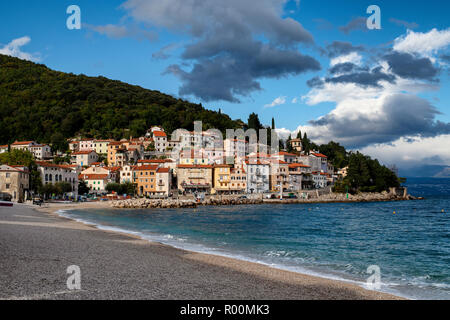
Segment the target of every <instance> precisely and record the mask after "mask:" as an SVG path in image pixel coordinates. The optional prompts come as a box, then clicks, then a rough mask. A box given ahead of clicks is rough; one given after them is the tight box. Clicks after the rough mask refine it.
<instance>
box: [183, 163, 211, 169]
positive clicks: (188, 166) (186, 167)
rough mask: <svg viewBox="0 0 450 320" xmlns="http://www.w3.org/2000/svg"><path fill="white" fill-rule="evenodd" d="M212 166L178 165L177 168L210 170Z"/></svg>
mask: <svg viewBox="0 0 450 320" xmlns="http://www.w3.org/2000/svg"><path fill="white" fill-rule="evenodd" d="M212 167H213V166H212V165H209V164H179V165H178V166H177V168H181V169H192V168H203V169H208V168H210V169H212Z"/></svg>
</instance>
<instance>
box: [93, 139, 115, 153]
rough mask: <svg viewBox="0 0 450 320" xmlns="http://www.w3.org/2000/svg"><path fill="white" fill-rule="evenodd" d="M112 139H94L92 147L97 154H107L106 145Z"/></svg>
mask: <svg viewBox="0 0 450 320" xmlns="http://www.w3.org/2000/svg"><path fill="white" fill-rule="evenodd" d="M113 141H114V140H112V139H108V140H94V141H93V143H92V149H93V150H94V151H95V152H97V154H101V155H105V156H106V155H107V154H108V146H109V144H110V143H111V142H113Z"/></svg>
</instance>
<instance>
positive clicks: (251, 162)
mask: <svg viewBox="0 0 450 320" xmlns="http://www.w3.org/2000/svg"><path fill="white" fill-rule="evenodd" d="M245 164H248V165H252V164H256V165H268V164H269V163H268V162H262V161H259V160H257V159H251V160H247V161H245Z"/></svg>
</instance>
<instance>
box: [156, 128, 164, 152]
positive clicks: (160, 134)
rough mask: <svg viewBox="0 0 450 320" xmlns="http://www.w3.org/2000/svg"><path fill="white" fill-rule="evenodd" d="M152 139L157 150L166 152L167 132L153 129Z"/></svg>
mask: <svg viewBox="0 0 450 320" xmlns="http://www.w3.org/2000/svg"><path fill="white" fill-rule="evenodd" d="M153 141H154V144H155V150H156V151H157V152H161V153H162V152H166V149H167V134H166V133H165V132H164V131H153Z"/></svg>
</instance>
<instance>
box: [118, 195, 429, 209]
mask: <svg viewBox="0 0 450 320" xmlns="http://www.w3.org/2000/svg"><path fill="white" fill-rule="evenodd" d="M421 199H422V198H417V197H414V196H411V195H409V194H404V195H398V194H396V193H395V192H382V193H359V194H356V195H352V194H349V195H348V198H347V195H346V194H342V193H329V194H324V195H319V196H308V197H306V198H298V199H288V198H285V199H283V200H280V199H263V198H262V197H259V198H240V197H238V196H234V197H230V196H222V197H221V196H210V197H207V198H206V199H205V200H203V201H195V200H177V199H158V200H154V199H143V198H142V199H128V200H118V201H113V202H112V203H111V206H112V207H113V208H119V209H152V208H167V209H168V208H196V207H198V206H229V205H252V204H295V203H333V202H377V201H405V200H421Z"/></svg>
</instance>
